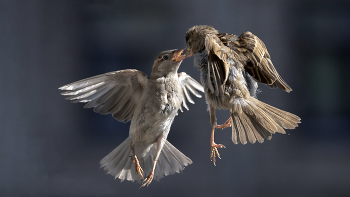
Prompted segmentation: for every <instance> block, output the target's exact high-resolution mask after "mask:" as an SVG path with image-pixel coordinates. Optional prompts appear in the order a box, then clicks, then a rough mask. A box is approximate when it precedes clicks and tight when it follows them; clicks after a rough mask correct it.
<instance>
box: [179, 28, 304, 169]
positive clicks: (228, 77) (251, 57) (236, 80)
mask: <svg viewBox="0 0 350 197" xmlns="http://www.w3.org/2000/svg"><path fill="white" fill-rule="evenodd" d="M186 47H187V48H186V49H185V51H184V54H186V55H187V57H191V56H193V55H194V64H195V66H196V67H198V68H199V70H200V73H201V83H202V85H203V87H204V91H205V98H206V101H207V103H208V105H209V111H210V123H211V125H212V130H211V139H210V145H211V154H210V157H211V159H212V161H213V162H214V165H215V162H216V159H215V157H216V155H217V156H218V157H219V158H220V155H219V152H218V150H217V148H224V147H225V146H224V145H222V144H216V143H215V141H214V132H215V129H216V128H222V129H223V128H226V127H232V141H233V143H234V144H238V143H242V144H246V143H247V142H248V141H249V142H250V143H255V142H256V141H258V142H260V143H262V142H263V141H264V139H265V138H267V139H268V140H270V139H271V137H272V134H274V133H276V132H277V133H283V134H284V133H285V130H284V129H294V128H295V127H297V126H298V123H300V118H299V117H298V116H296V115H294V114H292V113H289V112H286V111H283V110H280V109H277V108H275V107H273V106H271V105H268V104H266V103H264V102H261V101H259V100H258V99H257V98H256V90H257V87H258V83H263V84H266V85H268V86H269V87H272V88H280V89H282V90H284V91H286V92H290V91H292V89H291V88H290V87H289V85H288V84H287V83H286V82H285V81H284V80H283V79H282V77H281V76H280V75H279V74H278V72H277V70H276V69H275V67H274V66H273V64H272V61H271V57H270V54H269V53H268V51H267V49H266V47H265V44H264V43H263V42H262V41H261V40H260V39H259V38H258V37H257V36H255V35H254V34H252V33H251V32H244V33H243V34H241V35H240V36H236V35H233V34H229V33H219V32H218V31H217V30H216V29H214V28H213V27H211V26H207V25H200V26H194V27H192V28H190V29H189V30H188V31H187V32H186ZM257 82H258V83H257ZM216 109H227V110H229V111H230V118H229V119H228V120H227V121H226V122H225V123H224V124H222V125H217V122H216V115H215V111H216Z"/></svg>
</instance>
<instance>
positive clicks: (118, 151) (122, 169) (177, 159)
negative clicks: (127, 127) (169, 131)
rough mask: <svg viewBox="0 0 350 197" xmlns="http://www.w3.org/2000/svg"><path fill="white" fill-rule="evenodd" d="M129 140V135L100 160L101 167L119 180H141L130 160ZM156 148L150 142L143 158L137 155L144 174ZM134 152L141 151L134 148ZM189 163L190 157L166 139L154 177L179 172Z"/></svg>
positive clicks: (151, 162) (151, 161) (149, 167)
mask: <svg viewBox="0 0 350 197" xmlns="http://www.w3.org/2000/svg"><path fill="white" fill-rule="evenodd" d="M131 140H132V139H131V138H130V137H129V138H127V139H126V140H125V141H124V142H122V143H121V144H120V145H119V146H118V147H117V148H115V149H114V150H113V151H112V152H111V153H109V154H108V155H107V156H106V157H104V158H103V159H102V160H101V161H100V164H101V168H103V169H104V170H105V171H106V172H107V174H110V175H112V176H114V177H115V178H118V179H120V180H121V181H124V180H128V181H135V180H137V181H141V177H140V175H139V174H138V173H137V172H136V170H135V164H134V163H133V161H132V151H131V148H130V144H131ZM136 147H137V146H136ZM136 147H135V148H136ZM156 148H157V147H156V145H155V144H151V145H150V150H149V153H148V154H146V156H145V157H144V158H142V157H141V156H139V155H137V157H138V159H139V160H140V165H141V167H142V169H143V171H144V172H145V174H148V172H150V171H151V169H152V166H153V158H154V155H155V152H156ZM135 152H142V151H138V150H135ZM191 163H192V161H191V159H190V158H188V157H186V156H185V155H184V154H183V153H182V152H180V151H179V150H178V149H176V148H175V147H174V146H173V145H172V144H170V142H168V141H166V142H165V144H164V147H163V149H162V151H161V153H160V156H159V159H158V162H157V165H156V169H155V173H154V179H157V180H159V179H161V178H163V177H164V176H167V175H171V174H175V173H180V172H181V171H182V170H183V169H184V168H185V166H187V165H189V164H191Z"/></svg>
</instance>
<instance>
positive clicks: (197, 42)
mask: <svg viewBox="0 0 350 197" xmlns="http://www.w3.org/2000/svg"><path fill="white" fill-rule="evenodd" d="M218 33H219V32H218V31H217V30H216V29H214V28H213V27H211V26H208V25H198V26H194V27H192V28H190V29H189V30H188V31H187V32H186V49H185V50H184V52H183V54H185V55H186V57H191V56H192V55H194V54H196V53H198V52H200V51H202V50H204V47H205V46H204V43H205V36H206V35H207V34H218Z"/></svg>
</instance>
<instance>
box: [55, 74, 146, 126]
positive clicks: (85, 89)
mask: <svg viewBox="0 0 350 197" xmlns="http://www.w3.org/2000/svg"><path fill="white" fill-rule="evenodd" d="M147 81H148V78H147V76H146V74H144V73H143V72H141V71H138V70H134V69H127V70H120V71H114V72H109V73H105V74H102V75H97V76H94V77H90V78H87V79H83V80H80V81H77V82H74V83H71V84H68V85H65V86H62V87H60V88H59V89H60V90H66V91H65V92H62V93H61V94H62V95H64V96H66V99H67V100H70V101H72V103H77V102H82V103H87V104H86V105H85V106H84V108H94V111H95V112H97V113H100V114H103V115H105V114H113V117H114V118H115V119H117V120H118V121H125V122H127V121H130V120H131V119H132V116H133V114H134V111H135V108H136V106H137V105H138V103H139V102H140V99H141V97H142V95H143V92H144V89H145V86H146V85H147Z"/></svg>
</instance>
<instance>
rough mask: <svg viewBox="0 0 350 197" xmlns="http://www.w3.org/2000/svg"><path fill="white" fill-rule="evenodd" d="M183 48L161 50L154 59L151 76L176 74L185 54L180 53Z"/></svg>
mask: <svg viewBox="0 0 350 197" xmlns="http://www.w3.org/2000/svg"><path fill="white" fill-rule="evenodd" d="M182 52H183V49H174V50H168V51H163V52H161V53H160V54H159V55H158V56H157V58H156V60H154V64H153V69H152V74H151V78H153V77H156V78H158V77H163V76H168V75H169V74H177V70H178V69H179V67H180V64H181V62H182V60H183V59H185V58H186V55H181V54H182Z"/></svg>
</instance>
